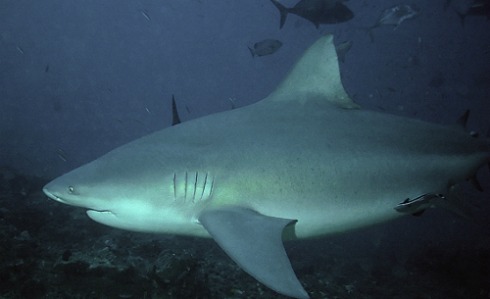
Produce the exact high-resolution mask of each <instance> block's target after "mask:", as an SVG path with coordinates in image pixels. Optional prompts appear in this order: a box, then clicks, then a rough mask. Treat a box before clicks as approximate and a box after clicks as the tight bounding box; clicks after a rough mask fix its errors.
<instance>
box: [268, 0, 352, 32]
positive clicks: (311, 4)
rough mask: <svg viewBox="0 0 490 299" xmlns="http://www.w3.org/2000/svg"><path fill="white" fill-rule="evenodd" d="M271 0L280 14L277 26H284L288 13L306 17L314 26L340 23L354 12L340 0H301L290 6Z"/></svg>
mask: <svg viewBox="0 0 490 299" xmlns="http://www.w3.org/2000/svg"><path fill="white" fill-rule="evenodd" d="M271 2H272V4H274V5H275V6H276V7H277V9H279V13H280V14H281V21H280V24H279V28H282V26H284V23H285V22H286V17H287V15H288V13H292V14H294V15H297V16H300V17H302V18H304V19H307V20H308V21H310V22H312V23H313V25H315V27H316V28H318V26H320V24H336V23H342V22H346V21H349V20H350V19H352V18H353V17H354V13H353V12H352V11H351V10H350V9H349V8H348V7H347V6H345V5H344V4H342V1H340V0H301V1H299V2H298V3H296V5H295V6H294V7H291V8H287V7H285V6H284V5H282V4H281V3H279V1H277V0H271Z"/></svg>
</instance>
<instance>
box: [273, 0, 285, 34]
mask: <svg viewBox="0 0 490 299" xmlns="http://www.w3.org/2000/svg"><path fill="white" fill-rule="evenodd" d="M271 2H272V4H274V5H275V6H276V7H277V9H279V13H280V14H281V21H280V23H279V29H281V28H282V26H284V23H286V17H287V16H288V9H287V7H285V6H284V5H282V4H281V3H279V1H277V0H271Z"/></svg>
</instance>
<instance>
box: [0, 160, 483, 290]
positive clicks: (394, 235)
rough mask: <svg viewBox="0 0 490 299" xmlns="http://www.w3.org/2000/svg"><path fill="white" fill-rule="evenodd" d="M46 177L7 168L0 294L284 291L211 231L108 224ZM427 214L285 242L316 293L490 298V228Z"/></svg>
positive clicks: (1, 180)
mask: <svg viewBox="0 0 490 299" xmlns="http://www.w3.org/2000/svg"><path fill="white" fill-rule="evenodd" d="M44 183H45V181H44V180H42V179H39V178H32V177H26V176H21V175H16V174H14V173H13V172H8V171H6V170H3V172H2V174H1V175H0V244H1V246H0V298H67V299H68V298H77V299H82V298H83V299H85V298H148V299H150V298H286V297H283V296H280V295H278V294H276V293H274V292H273V291H270V290H269V289H267V288H266V287H264V286H263V285H261V284H260V283H258V282H257V281H255V280H254V279H253V278H251V277H250V276H249V275H247V274H246V273H244V272H243V271H242V270H241V269H240V268H239V267H238V266H237V265H236V264H234V262H232V261H231V259H229V258H228V257H227V256H226V255H225V254H224V253H223V252H222V251H221V249H220V248H219V247H218V246H217V245H216V244H215V243H214V241H213V240H211V239H199V238H188V237H180V236H167V235H152V234H141V233H133V232H127V231H122V230H117V229H113V228H109V227H105V226H103V225H101V224H98V223H95V222H93V221H91V220H90V219H88V217H87V216H86V215H85V211H84V210H83V209H80V208H75V207H70V206H66V205H62V204H60V203H57V202H55V201H52V200H49V199H48V198H47V197H45V196H44V195H43V194H42V192H41V188H42V186H43V184H44ZM435 216H438V217H441V218H442V219H443V220H444V221H448V223H449V222H451V221H449V220H448V218H447V217H445V216H440V215H437V214H436V215H435ZM429 217H430V216H429ZM424 218H425V216H424ZM406 221H407V220H406ZM417 221H418V220H417ZM424 221H425V222H426V223H422V224H417V227H416V229H413V230H409V232H408V233H407V232H406V231H405V230H404V228H405V227H406V223H400V222H392V223H391V224H386V225H384V226H382V227H376V228H370V229H366V230H363V231H361V232H353V233H348V234H344V235H340V236H332V237H326V238H323V239H319V240H308V241H301V242H289V243H286V250H287V252H288V255H289V257H290V259H291V261H292V264H293V267H294V269H295V270H296V273H297V275H298V277H299V279H300V281H301V282H302V283H303V285H304V287H305V289H306V290H307V291H308V292H309V294H310V296H311V298H332V299H334V298H397V299H405V298H406V299H408V298H413V299H437V298H441V299H442V298H465V299H466V298H490V240H489V237H488V236H487V235H485V234H479V233H476V234H475V236H472V237H471V238H468V237H467V236H465V237H457V238H452V235H453V232H452V230H453V229H454V230H460V226H461V225H463V226H464V225H465V224H460V223H457V224H454V223H453V224H448V225H447V228H446V227H443V226H442V225H441V226H434V225H430V223H429V222H428V220H422V222H424ZM453 222H454V221H453ZM456 222H457V221H456ZM410 225H411V224H410ZM424 225H425V226H424ZM468 228H469V229H470V230H471V225H468ZM431 231H432V232H431Z"/></svg>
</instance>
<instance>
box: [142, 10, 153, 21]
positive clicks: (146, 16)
mask: <svg viewBox="0 0 490 299" xmlns="http://www.w3.org/2000/svg"><path fill="white" fill-rule="evenodd" d="M140 13H141V15H142V16H143V17H144V18H145V19H146V20H147V21H151V19H150V15H149V14H148V13H147V12H146V11H145V10H140Z"/></svg>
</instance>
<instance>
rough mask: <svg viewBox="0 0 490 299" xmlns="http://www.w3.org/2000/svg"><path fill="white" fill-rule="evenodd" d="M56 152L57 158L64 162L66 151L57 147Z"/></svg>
mask: <svg viewBox="0 0 490 299" xmlns="http://www.w3.org/2000/svg"><path fill="white" fill-rule="evenodd" d="M56 154H57V155H58V158H60V159H61V161H63V162H66V161H67V159H66V153H65V151H64V150H63V149H61V148H59V149H57V150H56Z"/></svg>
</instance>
